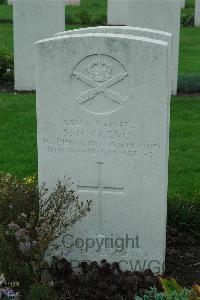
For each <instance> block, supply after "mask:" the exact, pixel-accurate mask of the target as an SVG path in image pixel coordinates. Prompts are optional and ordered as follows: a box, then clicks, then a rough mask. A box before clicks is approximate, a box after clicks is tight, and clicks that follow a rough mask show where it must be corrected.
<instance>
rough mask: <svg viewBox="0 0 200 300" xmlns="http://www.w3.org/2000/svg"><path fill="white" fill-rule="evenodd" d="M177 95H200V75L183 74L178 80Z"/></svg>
mask: <svg viewBox="0 0 200 300" xmlns="http://www.w3.org/2000/svg"><path fill="white" fill-rule="evenodd" d="M178 92H179V93H200V75H199V74H190V75H189V74H185V75H184V74H183V75H179V78H178Z"/></svg>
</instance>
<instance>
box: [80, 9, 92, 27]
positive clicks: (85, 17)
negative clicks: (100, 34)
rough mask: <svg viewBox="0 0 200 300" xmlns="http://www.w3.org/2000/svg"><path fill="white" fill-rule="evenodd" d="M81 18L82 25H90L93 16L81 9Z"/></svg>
mask: <svg viewBox="0 0 200 300" xmlns="http://www.w3.org/2000/svg"><path fill="white" fill-rule="evenodd" d="M79 18H80V20H81V24H82V25H88V24H90V23H91V22H90V19H91V16H90V14H89V13H88V11H87V10H85V9H81V10H80V12H79Z"/></svg>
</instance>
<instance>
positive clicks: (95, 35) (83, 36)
mask: <svg viewBox="0 0 200 300" xmlns="http://www.w3.org/2000/svg"><path fill="white" fill-rule="evenodd" d="M90 37H91V38H92V37H93V38H114V39H115V38H117V39H128V40H135V41H140V42H148V43H151V44H157V45H160V46H166V47H167V46H168V43H167V42H165V41H162V40H158V39H152V38H148V37H143V36H133V35H126V34H115V33H106V34H105V33H99V32H92V33H91V32H87V33H84V34H79V33H78V34H71V35H61V36H59V35H58V36H54V37H51V38H47V39H43V40H39V41H37V42H36V43H35V45H39V44H43V43H47V42H54V41H59V40H68V39H77V38H79V39H80V38H81V39H86V38H90Z"/></svg>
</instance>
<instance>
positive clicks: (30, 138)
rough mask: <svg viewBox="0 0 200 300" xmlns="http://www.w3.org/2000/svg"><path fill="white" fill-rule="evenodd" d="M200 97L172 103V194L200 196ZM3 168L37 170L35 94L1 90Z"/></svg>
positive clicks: (0, 152) (173, 196) (176, 99)
mask: <svg viewBox="0 0 200 300" xmlns="http://www.w3.org/2000/svg"><path fill="white" fill-rule="evenodd" d="M199 116H200V97H194V98H187V97H173V99H172V103H171V132H170V161H169V193H168V194H169V198H170V199H178V198H181V199H185V200H193V199H194V200H199V198H200V165H199V153H200V139H199V132H200V118H199ZM0 120H1V124H0V136H1V140H0V170H1V171H3V172H10V173H12V174H15V175H17V176H18V177H21V178H23V177H26V176H28V175H32V174H34V173H37V154H36V113H35V95H34V94H8V93H3V94H0Z"/></svg>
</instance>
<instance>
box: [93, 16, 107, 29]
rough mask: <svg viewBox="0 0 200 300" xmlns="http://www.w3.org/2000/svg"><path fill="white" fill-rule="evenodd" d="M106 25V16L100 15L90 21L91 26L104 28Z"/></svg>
mask: <svg viewBox="0 0 200 300" xmlns="http://www.w3.org/2000/svg"><path fill="white" fill-rule="evenodd" d="M106 23H107V17H106V14H101V15H98V16H96V17H95V18H92V19H91V26H98V25H99V26H104V25H106Z"/></svg>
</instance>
